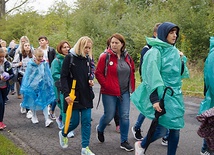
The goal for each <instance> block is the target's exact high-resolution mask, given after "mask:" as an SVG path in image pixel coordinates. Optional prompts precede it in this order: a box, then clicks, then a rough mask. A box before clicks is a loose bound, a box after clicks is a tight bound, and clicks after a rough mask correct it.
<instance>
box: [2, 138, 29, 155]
mask: <svg viewBox="0 0 214 155" xmlns="http://www.w3.org/2000/svg"><path fill="white" fill-rule="evenodd" d="M0 155H26V153H25V152H24V151H23V150H22V149H21V148H19V147H17V146H16V145H15V144H14V143H13V142H12V141H11V140H9V139H8V138H6V137H5V136H4V135H2V134H0Z"/></svg>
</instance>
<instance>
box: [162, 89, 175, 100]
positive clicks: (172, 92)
mask: <svg viewBox="0 0 214 155" xmlns="http://www.w3.org/2000/svg"><path fill="white" fill-rule="evenodd" d="M167 89H170V90H171V96H172V95H173V94H174V91H173V89H172V88H171V87H166V88H165V89H164V92H163V99H164V97H165V94H166V91H167Z"/></svg>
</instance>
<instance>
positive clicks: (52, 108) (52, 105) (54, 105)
mask: <svg viewBox="0 0 214 155" xmlns="http://www.w3.org/2000/svg"><path fill="white" fill-rule="evenodd" d="M56 104H57V101H56V100H55V101H54V102H52V103H51V111H53V112H54V111H55V108H56Z"/></svg>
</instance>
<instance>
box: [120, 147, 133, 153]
mask: <svg viewBox="0 0 214 155" xmlns="http://www.w3.org/2000/svg"><path fill="white" fill-rule="evenodd" d="M120 148H121V149H123V150H126V151H127V152H131V151H134V149H127V148H125V147H123V146H120Z"/></svg>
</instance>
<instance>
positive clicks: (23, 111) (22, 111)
mask: <svg viewBox="0 0 214 155" xmlns="http://www.w3.org/2000/svg"><path fill="white" fill-rule="evenodd" d="M20 108H21V109H20V112H21V113H22V114H25V113H26V112H27V111H26V108H23V107H22V103H20Z"/></svg>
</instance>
